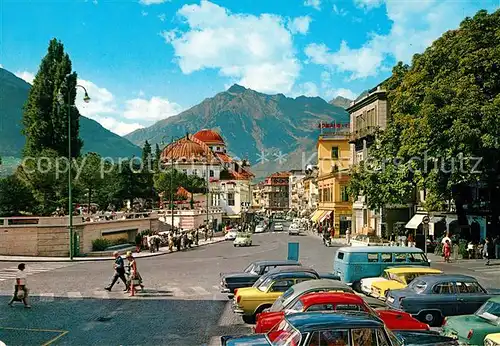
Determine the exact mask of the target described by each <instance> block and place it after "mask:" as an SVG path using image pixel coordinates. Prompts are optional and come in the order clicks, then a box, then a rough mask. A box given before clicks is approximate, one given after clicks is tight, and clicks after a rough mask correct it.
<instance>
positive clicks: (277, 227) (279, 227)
mask: <svg viewBox="0 0 500 346" xmlns="http://www.w3.org/2000/svg"><path fill="white" fill-rule="evenodd" d="M274 230H275V231H282V230H283V224H282V223H277V224H275V225H274Z"/></svg>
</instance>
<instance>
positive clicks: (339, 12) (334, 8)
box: [332, 4, 349, 17]
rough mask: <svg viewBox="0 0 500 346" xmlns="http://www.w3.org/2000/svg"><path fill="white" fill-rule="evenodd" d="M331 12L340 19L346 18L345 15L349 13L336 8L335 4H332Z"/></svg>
mask: <svg viewBox="0 0 500 346" xmlns="http://www.w3.org/2000/svg"><path fill="white" fill-rule="evenodd" d="M332 11H333V13H335V14H336V15H339V16H342V17H345V16H347V14H348V13H349V12H347V11H346V10H345V9H343V8H339V7H337V5H336V4H333V8H332Z"/></svg>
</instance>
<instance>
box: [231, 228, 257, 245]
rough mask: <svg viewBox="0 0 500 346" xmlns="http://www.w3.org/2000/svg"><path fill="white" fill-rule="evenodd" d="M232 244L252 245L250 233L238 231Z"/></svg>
mask: <svg viewBox="0 0 500 346" xmlns="http://www.w3.org/2000/svg"><path fill="white" fill-rule="evenodd" d="M233 245H234V246H235V247H236V246H252V234H251V233H243V232H238V234H237V235H236V239H234V241H233Z"/></svg>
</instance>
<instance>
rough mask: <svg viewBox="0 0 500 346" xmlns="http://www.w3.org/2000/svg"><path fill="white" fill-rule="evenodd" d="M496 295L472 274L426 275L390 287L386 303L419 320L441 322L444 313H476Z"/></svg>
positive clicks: (452, 314)
mask: <svg viewBox="0 0 500 346" xmlns="http://www.w3.org/2000/svg"><path fill="white" fill-rule="evenodd" d="M493 295H494V292H491V294H490V293H488V292H487V291H486V290H485V289H484V288H483V287H482V286H481V285H480V284H479V283H478V282H477V280H476V279H475V278H473V277H472V276H467V275H455V274H440V275H424V276H420V277H418V278H417V279H415V280H413V281H412V282H411V283H410V284H409V285H408V286H407V287H406V288H403V289H400V290H394V291H389V293H388V294H387V301H386V303H387V305H388V306H389V307H392V308H394V309H399V310H404V311H406V312H409V313H411V314H412V315H413V316H415V317H416V318H417V319H418V320H419V321H422V322H425V323H427V324H429V325H431V326H441V325H442V322H443V319H444V317H446V316H456V315H468V314H472V313H474V312H475V311H476V310H477V309H478V308H479V307H480V306H481V305H483V303H484V302H486V301H487V300H488V299H490V298H491V297H492V296H493Z"/></svg>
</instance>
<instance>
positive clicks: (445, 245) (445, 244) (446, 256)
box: [443, 239, 451, 262]
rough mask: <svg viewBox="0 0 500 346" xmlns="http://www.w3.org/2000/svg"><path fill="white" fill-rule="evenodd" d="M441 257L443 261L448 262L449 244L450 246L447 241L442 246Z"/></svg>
mask: <svg viewBox="0 0 500 346" xmlns="http://www.w3.org/2000/svg"><path fill="white" fill-rule="evenodd" d="M443 255H444V261H445V262H450V256H451V244H450V241H449V240H448V239H447V240H446V241H445V243H444V244H443Z"/></svg>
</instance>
